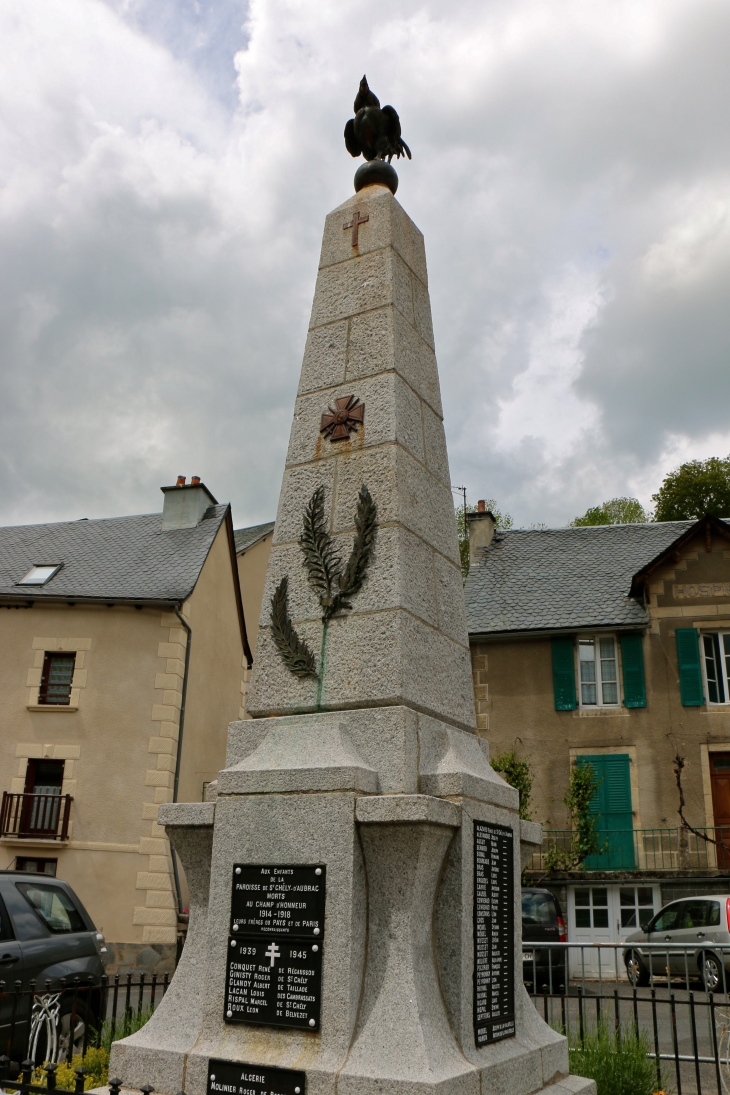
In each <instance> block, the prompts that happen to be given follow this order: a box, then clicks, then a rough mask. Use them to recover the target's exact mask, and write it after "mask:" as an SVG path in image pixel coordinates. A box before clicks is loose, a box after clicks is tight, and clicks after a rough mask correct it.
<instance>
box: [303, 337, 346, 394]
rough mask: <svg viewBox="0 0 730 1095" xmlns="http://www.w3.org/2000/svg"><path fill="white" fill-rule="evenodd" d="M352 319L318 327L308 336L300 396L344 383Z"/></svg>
mask: <svg viewBox="0 0 730 1095" xmlns="http://www.w3.org/2000/svg"><path fill="white" fill-rule="evenodd" d="M347 330H348V320H346V319H343V320H340V321H339V322H337V323H331V324H329V325H328V326H326V327H317V328H316V329H315V330H313V331H310V332H309V334H308V335H307V343H306V346H305V348H304V360H303V362H302V372H301V376H300V378H299V392H298V394H299V395H300V396H301V395H305V394H306V393H307V392H315V391H319V390H320V389H322V388H330V387H333V386H334V385H336V384H342V383H344V380H345V366H346V362H347Z"/></svg>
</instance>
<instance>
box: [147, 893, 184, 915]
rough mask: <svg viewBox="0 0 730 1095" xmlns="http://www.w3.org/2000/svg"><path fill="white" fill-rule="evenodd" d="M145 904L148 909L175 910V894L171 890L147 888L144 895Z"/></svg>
mask: <svg viewBox="0 0 730 1095" xmlns="http://www.w3.org/2000/svg"><path fill="white" fill-rule="evenodd" d="M145 905H146V906H147V908H148V909H175V910H177V902H176V900H175V895H174V894H173V893H172V891H171V890H148V891H147V895H146V897H145ZM176 915H177V913H176Z"/></svg>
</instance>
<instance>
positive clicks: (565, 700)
mask: <svg viewBox="0 0 730 1095" xmlns="http://www.w3.org/2000/svg"><path fill="white" fill-rule="evenodd" d="M552 646H553V694H554V696H555V710H556V711H575V708H576V702H575V653H574V648H573V640H572V639H553V643H552Z"/></svg>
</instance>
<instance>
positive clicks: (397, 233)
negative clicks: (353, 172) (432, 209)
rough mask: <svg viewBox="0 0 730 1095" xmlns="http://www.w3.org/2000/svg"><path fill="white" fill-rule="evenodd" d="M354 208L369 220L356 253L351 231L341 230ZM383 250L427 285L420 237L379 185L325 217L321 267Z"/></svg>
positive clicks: (389, 195) (423, 252) (424, 255)
mask: <svg viewBox="0 0 730 1095" xmlns="http://www.w3.org/2000/svg"><path fill="white" fill-rule="evenodd" d="M356 209H357V210H358V212H359V214H360V218H363V217H365V216H367V218H368V220H367V222H366V223H365V224H364V225H361V226H360V230H359V232H358V247H357V250H355V249H354V248H353V246H352V229H346V228H345V227H344V226H345V224H350V223H351V222H352V215H353V213H354V211H355V210H356ZM382 247H393V248H394V249H395V251H397V252H398V254H399V255H400V257H401V258H402V259H403V261H404V262H405V263H406V265H407V266H409V267H410V269H411V270H412V271H413V272H414V273H415V274H416V276H417V277H418V278H420V280H421V281H422V282H423V283H424V285H427V284H428V274H427V271H426V249H425V246H424V241H423V234H422V233H421V232H420V231H419V229H418V228H417V227H416V226H415V224H414V223H413V221H412V220H411V219H410V217H409V216H408V215H407V214H406V212H405V211H404V209H403V208H402V206H401V205H400V204H399V203H398V201H397V200H396V199H395V198H394V197H393V195H392V194H391V192H390V190H388V189H387V188H386V187H382V186H367V187H365V188H364V189H363V190H361V191H360V192H359V193H357V194H354V195H353V196H352V197H351V198H349V199H348V200H347V201H346V202H344V203H343V204H342V205H341V206H339V208H338V209H335V210H334V211H333V212H332V213H330V214H329V215H328V217H327V219H326V221H325V228H324V234H323V238H322V250H321V253H320V261H319V264H320V268H322V267H325V266H332V265H334V264H335V263H340V262H346V261H347V260H348V259H351V258H353V257H354V256H356V255H366V254H368V253H370V252H371V251H376V250H379V249H380V248H382Z"/></svg>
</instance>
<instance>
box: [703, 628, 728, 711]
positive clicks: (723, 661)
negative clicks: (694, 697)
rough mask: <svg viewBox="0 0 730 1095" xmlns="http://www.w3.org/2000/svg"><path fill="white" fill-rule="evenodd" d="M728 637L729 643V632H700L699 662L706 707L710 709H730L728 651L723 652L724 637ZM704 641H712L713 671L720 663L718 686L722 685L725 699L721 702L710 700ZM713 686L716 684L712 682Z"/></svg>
mask: <svg viewBox="0 0 730 1095" xmlns="http://www.w3.org/2000/svg"><path fill="white" fill-rule="evenodd" d="M726 635H727V637H728V641H729V643H730V631H709V630H708V631H700V636H699V637H700V643H701V649H700V661H701V663H702V684H703V686H704V689H705V696H706V699H707V705H708V707H709V706H712V707H730V673H728V659H730V650H729V651H726V650H725V642H724V636H726ZM705 639H712V640H713V645H714V646H715V650H714V652H713V660H714V661H715V669H716V670H717V663H718V660H719V663H720V684H721V685H722V688H723V691H724V694H725V698H724V699H722V700H713V699H712V698H711V689H710V678H709V676H708V675H707V653H706V651H705ZM713 684H717V681H714V682H713Z"/></svg>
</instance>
